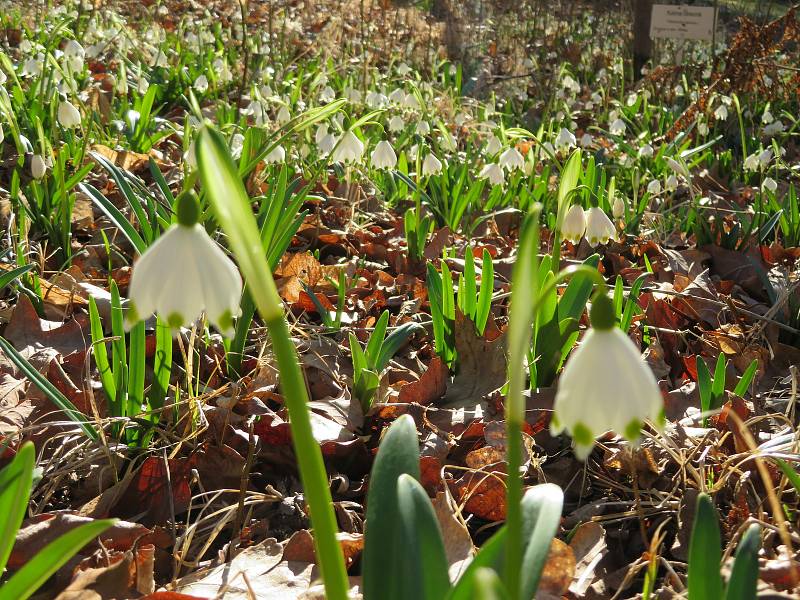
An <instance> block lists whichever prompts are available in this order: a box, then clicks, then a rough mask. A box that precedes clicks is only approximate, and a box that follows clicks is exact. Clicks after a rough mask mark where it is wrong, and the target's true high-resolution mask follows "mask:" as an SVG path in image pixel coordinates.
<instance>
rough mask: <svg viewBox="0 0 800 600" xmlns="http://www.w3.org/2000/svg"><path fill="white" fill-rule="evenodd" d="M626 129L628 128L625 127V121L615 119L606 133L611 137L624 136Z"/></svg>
mask: <svg viewBox="0 0 800 600" xmlns="http://www.w3.org/2000/svg"><path fill="white" fill-rule="evenodd" d="M627 128H628V126H627V125H625V121H623V120H622V119H615V120H614V121H612V123H611V125H609V126H608V131H609V133H611V135H624V134H625V130H626V129H627Z"/></svg>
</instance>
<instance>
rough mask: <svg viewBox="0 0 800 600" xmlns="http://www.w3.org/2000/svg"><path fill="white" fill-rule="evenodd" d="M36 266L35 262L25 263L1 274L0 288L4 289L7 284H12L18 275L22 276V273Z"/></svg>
mask: <svg viewBox="0 0 800 600" xmlns="http://www.w3.org/2000/svg"><path fill="white" fill-rule="evenodd" d="M34 266H35V265H33V264H29V265H23V266H21V267H16V268H14V269H10V270H8V271H6V272H5V273H3V274H2V275H0V290H2V289H3V288H4V287H6V286H7V285H10V284H11V283H12V282H13V281H14V280H15V279H16V278H17V277H20V276H21V275H24V274H25V273H27V272H28V271H30V270H31V269H33V267H34Z"/></svg>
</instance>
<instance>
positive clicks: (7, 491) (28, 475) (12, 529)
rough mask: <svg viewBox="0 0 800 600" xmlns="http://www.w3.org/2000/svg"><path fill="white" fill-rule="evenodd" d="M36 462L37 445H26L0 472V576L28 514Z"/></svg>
mask: <svg viewBox="0 0 800 600" xmlns="http://www.w3.org/2000/svg"><path fill="white" fill-rule="evenodd" d="M35 462H36V451H35V449H34V447H33V444H32V443H31V442H25V443H24V444H22V445H21V446H20V447H19V450H17V455H16V456H15V457H14V459H13V460H12V461H11V462H10V463H9V464H8V465H7V466H6V467H5V468H4V469H3V470H2V471H0V573H2V572H3V569H5V566H6V563H7V562H8V557H9V556H11V550H12V549H13V547H14V542H16V539H17V531H19V527H20V525H22V520H23V519H24V518H25V512H26V511H27V510H28V499H29V498H30V495H31V482H32V481H33V467H34V464H35Z"/></svg>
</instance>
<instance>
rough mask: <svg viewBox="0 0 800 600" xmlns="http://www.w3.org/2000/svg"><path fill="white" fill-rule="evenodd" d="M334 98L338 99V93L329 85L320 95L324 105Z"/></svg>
mask: <svg viewBox="0 0 800 600" xmlns="http://www.w3.org/2000/svg"><path fill="white" fill-rule="evenodd" d="M334 98H336V92H334V91H333V88H332V87H331V86H329V85H327V86H325V89H323V90H322V91H321V92H320V93H319V101H320V102H322V103H324V104H327V103H328V102H331V101H333V99H334Z"/></svg>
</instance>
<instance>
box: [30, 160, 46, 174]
mask: <svg viewBox="0 0 800 600" xmlns="http://www.w3.org/2000/svg"><path fill="white" fill-rule="evenodd" d="M45 173H47V163H46V162H45V161H44V158H43V157H42V155H41V154H34V155H33V158H31V175H33V178H34V179H41V178H42V177H44V175H45Z"/></svg>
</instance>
